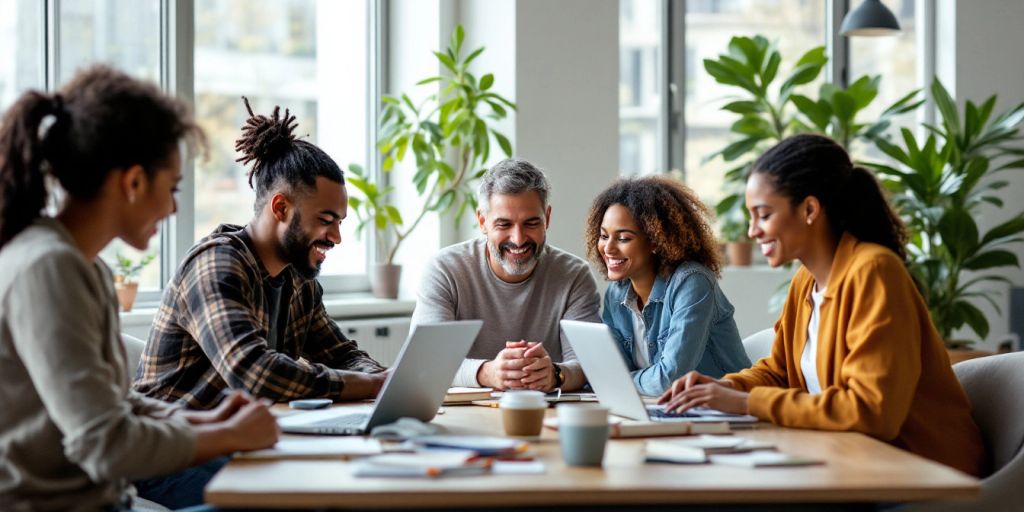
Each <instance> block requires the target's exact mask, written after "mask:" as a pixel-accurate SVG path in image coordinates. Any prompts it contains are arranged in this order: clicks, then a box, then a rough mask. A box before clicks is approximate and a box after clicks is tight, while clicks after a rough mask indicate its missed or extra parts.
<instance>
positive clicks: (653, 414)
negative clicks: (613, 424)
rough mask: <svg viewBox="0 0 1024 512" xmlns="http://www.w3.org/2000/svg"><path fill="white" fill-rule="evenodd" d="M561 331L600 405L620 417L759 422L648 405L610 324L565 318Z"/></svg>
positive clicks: (702, 410)
mask: <svg viewBox="0 0 1024 512" xmlns="http://www.w3.org/2000/svg"><path fill="white" fill-rule="evenodd" d="M561 325H562V330H563V331H565V336H566V339H568V340H569V343H570V344H571V345H572V348H573V350H574V351H575V352H576V358H577V359H579V361H580V365H581V366H582V367H583V372H584V373H586V374H587V379H588V381H589V382H590V386H591V387H592V388H594V392H595V393H597V399H598V401H600V402H601V405H603V406H605V407H607V408H608V410H609V411H610V412H611V413H612V414H614V415H617V416H622V417H624V418H629V419H631V420H640V421H644V420H646V421H655V422H726V423H730V424H742V423H757V421H758V419H757V418H756V417H754V416H750V415H746V414H728V413H724V412H721V411H717V410H714V409H708V408H695V409H691V410H689V411H686V412H684V413H681V414H676V413H668V412H666V411H665V409H664V408H663V407H661V406H657V405H645V404H644V401H643V399H642V398H641V397H640V393H639V392H638V391H637V390H636V386H634V385H633V379H632V377H630V375H629V368H628V367H627V366H626V362H625V361H623V360H622V357H621V352H620V351H619V347H618V346H617V345H616V344H615V339H614V338H613V337H612V333H611V331H610V330H609V329H608V326H607V325H605V324H603V323H592V322H579V321H575V320H562V321H561Z"/></svg>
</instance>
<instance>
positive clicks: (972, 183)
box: [870, 80, 1024, 355]
mask: <svg viewBox="0 0 1024 512" xmlns="http://www.w3.org/2000/svg"><path fill="white" fill-rule="evenodd" d="M931 92H932V96H933V97H934V99H935V104H936V106H937V107H938V110H939V112H940V114H941V117H942V123H941V124H940V125H939V126H927V129H928V132H929V133H928V135H927V137H925V138H924V139H923V140H918V138H917V137H916V136H915V135H914V133H913V132H912V131H910V130H907V129H904V130H903V131H902V136H903V137H902V141H901V142H902V144H899V143H890V142H888V141H885V140H881V139H879V140H878V141H877V142H876V143H877V145H878V148H879V149H880V150H881V151H882V152H884V153H885V154H886V155H887V156H889V157H890V158H892V159H893V160H894V161H895V165H887V164H882V163H873V164H870V166H871V167H873V168H874V169H875V170H876V171H877V172H878V173H879V174H880V175H881V176H882V178H883V180H882V181H883V184H884V185H885V186H886V188H888V189H889V191H890V192H891V193H892V198H893V202H894V205H895V206H896V208H897V210H898V211H899V212H900V213H901V215H902V216H903V217H904V219H905V220H906V222H907V226H908V228H909V231H910V241H909V244H908V247H907V249H908V254H909V260H910V261H909V262H908V268H909V269H910V272H911V274H912V275H913V276H914V278H915V280H916V281H917V284H918V287H919V288H920V290H921V294H922V295H923V296H924V299H925V302H926V303H927V304H928V309H929V310H930V312H931V315H932V321H933V322H934V323H935V327H936V328H937V329H938V331H939V334H940V335H942V337H943V339H944V340H945V341H946V345H947V348H950V349H956V348H966V347H969V346H970V345H971V344H972V341H971V340H964V339H954V338H953V336H954V331H956V330H957V329H960V328H962V327H967V328H968V329H970V331H972V332H973V333H974V334H975V335H977V336H978V337H979V338H981V339H984V338H985V337H986V336H988V333H989V323H988V320H987V319H986V318H985V315H984V314H983V313H982V312H981V311H980V310H979V309H978V308H977V307H976V306H975V305H974V304H973V303H972V301H974V300H978V299H981V300H985V301H988V302H989V303H990V304H991V305H992V306H993V307H994V308H995V309H996V310H997V311H998V310H999V309H1000V308H999V306H998V304H996V302H995V300H994V299H993V295H995V292H994V291H992V290H986V289H984V288H983V287H982V285H983V284H984V283H992V282H997V283H1006V284H1010V281H1009V280H1008V279H1007V278H1006V277H1005V276H1004V274H1005V269H1006V268H1007V267H1019V266H1020V262H1019V261H1018V258H1017V255H1016V254H1014V253H1013V252H1011V251H1009V250H1007V246H1009V245H1012V244H1016V243H1020V242H1022V241H1024V237H1022V236H1021V234H1022V233H1024V211H1021V212H1019V213H1017V214H1016V215H1014V216H1013V218H1011V219H1010V220H1008V221H1006V222H1003V223H1001V224H999V225H997V226H994V227H992V228H991V229H988V230H987V231H985V232H981V231H980V230H979V228H978V225H977V222H976V221H975V219H976V218H977V217H978V216H979V215H980V213H981V209H982V207H983V206H984V205H985V204H990V205H993V206H996V207H1003V206H1004V202H1003V198H1001V197H1000V195H999V192H998V191H999V190H1000V189H1002V188H1004V187H1006V186H1007V185H1008V184H1009V183H1008V182H1007V181H1005V180H1004V179H1002V178H1003V174H1004V173H1005V171H1007V170H1009V169H1024V158H1022V157H1024V148H1021V146H1020V144H1019V141H1020V129H1021V126H1022V124H1024V103H1022V104H1019V105H1017V106H1015V107H1013V108H1011V109H1010V110H1008V111H1006V112H1004V113H1002V114H1000V115H997V116H995V117H993V115H992V111H993V108H994V106H995V103H996V96H992V97H990V98H988V99H987V100H985V102H983V103H982V104H980V105H977V104H975V103H973V102H971V101H967V102H966V105H965V108H964V111H963V115H962V116H961V114H960V113H959V112H957V108H956V103H955V102H954V101H953V98H952V97H950V95H949V93H948V92H947V91H946V89H945V87H943V86H942V83H941V82H940V81H938V80H936V81H935V82H933V83H932V86H931ZM1011 204H1013V203H1011ZM951 355H954V354H951Z"/></svg>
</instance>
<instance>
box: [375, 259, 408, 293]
mask: <svg viewBox="0 0 1024 512" xmlns="http://www.w3.org/2000/svg"><path fill="white" fill-rule="evenodd" d="M401 277H402V266H401V265H388V264H386V263H374V264H373V273H372V274H371V280H370V287H371V288H372V289H373V296H374V297H377V298H379V299H397V298H398V283H399V281H400V280H401Z"/></svg>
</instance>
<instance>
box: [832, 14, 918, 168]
mask: <svg viewBox="0 0 1024 512" xmlns="http://www.w3.org/2000/svg"><path fill="white" fill-rule="evenodd" d="M885 3H886V6H887V7H889V10H891V11H892V12H893V14H895V15H896V18H897V19H898V20H899V22H900V29H901V31H900V33H899V34H898V35H895V36H889V37H851V38H849V42H850V50H849V51H850V64H849V68H848V76H849V79H850V80H851V81H852V80H856V79H857V78H859V77H861V76H864V75H872V76H874V75H882V80H881V82H880V83H879V84H878V97H877V98H875V101H874V102H872V103H871V105H870V106H869V107H868V108H867V109H865V110H864V112H863V113H862V114H861V116H862V117H863V118H864V119H871V118H873V117H877V116H878V115H879V114H881V113H882V111H883V110H885V108H886V107H888V106H889V105H892V104H893V103H895V102H896V101H897V100H899V99H900V98H902V97H903V96H906V95H907V94H908V93H909V92H910V91H912V90H914V89H917V88H920V87H924V86H926V85H927V84H922V83H921V81H920V78H919V77H918V73H917V67H918V66H917V65H918V60H919V51H918V44H917V16H916V13H915V4H916V3H917V0H887V1H886V2H885ZM922 97H923V96H922ZM918 115H919V112H907V113H905V114H902V115H900V116H899V117H896V118H895V119H893V124H892V127H890V128H889V133H890V134H895V133H899V129H900V128H903V127H906V128H912V127H914V126H915V125H917V121H918ZM860 149H861V150H866V153H867V154H868V156H871V157H880V156H882V155H881V152H880V151H879V150H878V148H876V147H875V146H874V145H866V146H865V145H861V146H860Z"/></svg>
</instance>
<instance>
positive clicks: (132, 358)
mask: <svg viewBox="0 0 1024 512" xmlns="http://www.w3.org/2000/svg"><path fill="white" fill-rule="evenodd" d="M121 343H123V344H124V351H125V353H126V355H127V356H128V357H126V358H125V359H126V361H125V363H126V365H127V366H128V376H129V377H130V378H132V379H134V378H135V371H136V370H137V369H138V368H139V361H140V360H141V359H142V352H143V351H145V350H146V342H145V341H142V340H140V339H138V338H136V337H135V336H132V335H131V334H127V333H123V332H122V333H121Z"/></svg>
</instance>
